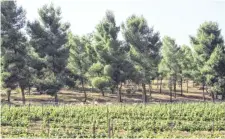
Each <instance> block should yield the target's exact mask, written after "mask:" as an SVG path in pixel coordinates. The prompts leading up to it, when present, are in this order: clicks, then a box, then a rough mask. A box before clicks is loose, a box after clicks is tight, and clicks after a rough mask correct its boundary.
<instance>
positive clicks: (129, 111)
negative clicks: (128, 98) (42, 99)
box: [1, 103, 225, 138]
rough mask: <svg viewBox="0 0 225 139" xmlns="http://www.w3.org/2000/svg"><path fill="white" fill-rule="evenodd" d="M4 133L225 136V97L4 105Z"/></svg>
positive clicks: (24, 135) (13, 136)
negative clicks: (143, 102)
mask: <svg viewBox="0 0 225 139" xmlns="http://www.w3.org/2000/svg"><path fill="white" fill-rule="evenodd" d="M1 130H2V131H1V136H2V137H4V138H11V137H12V138H17V137H42V138H43V137H51V138H57V137H63V138H94V137H96V138H108V137H115V138H117V137H118V138H120V137H126V138H167V137H170V138H171V137H176V138H184V137H204V138H212V137H222V138H225V103H176V104H150V105H140V104H136V105H135V104H134V105H124V104H123V105H122V104H121V105H119V104H118V105H73V106H72V105H59V106H49V105H48V106H46V105H43V106H28V105H27V106H8V105H4V106H3V105H2V106H1Z"/></svg>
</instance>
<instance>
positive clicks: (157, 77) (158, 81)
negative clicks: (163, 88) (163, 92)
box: [157, 77, 159, 89]
mask: <svg viewBox="0 0 225 139" xmlns="http://www.w3.org/2000/svg"><path fill="white" fill-rule="evenodd" d="M158 88H159V78H158V77H157V89H158Z"/></svg>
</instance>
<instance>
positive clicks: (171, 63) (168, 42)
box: [159, 36, 181, 97]
mask: <svg viewBox="0 0 225 139" xmlns="http://www.w3.org/2000/svg"><path fill="white" fill-rule="evenodd" d="M178 52H179V47H178V46H177V44H176V42H175V40H174V39H172V38H170V37H168V36H165V37H164V38H163V46H162V51H161V53H162V60H161V63H160V65H159V66H160V67H159V69H160V70H159V71H160V72H162V73H164V74H166V75H167V76H169V78H170V84H171V81H173V90H174V95H175V97H176V81H177V76H178V73H180V70H181V68H180V65H179V63H178V54H179V53H178Z"/></svg>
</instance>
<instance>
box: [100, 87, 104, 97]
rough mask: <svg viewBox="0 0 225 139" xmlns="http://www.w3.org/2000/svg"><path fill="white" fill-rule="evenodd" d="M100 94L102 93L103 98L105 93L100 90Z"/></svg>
mask: <svg viewBox="0 0 225 139" xmlns="http://www.w3.org/2000/svg"><path fill="white" fill-rule="evenodd" d="M100 91H101V93H102V96H103V97H104V96H105V93H104V91H103V89H100Z"/></svg>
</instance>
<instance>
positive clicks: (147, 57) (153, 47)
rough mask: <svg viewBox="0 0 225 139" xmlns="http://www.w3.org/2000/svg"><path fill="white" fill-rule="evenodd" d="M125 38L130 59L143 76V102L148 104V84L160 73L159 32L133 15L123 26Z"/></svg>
mask: <svg viewBox="0 0 225 139" xmlns="http://www.w3.org/2000/svg"><path fill="white" fill-rule="evenodd" d="M122 28H123V36H124V38H125V40H126V41H127V43H128V44H129V45H130V51H129V54H130V58H131V60H132V62H133V64H134V65H135V68H136V69H137V71H139V74H140V75H141V84H142V92H143V102H144V103H146V102H147V95H146V84H147V83H149V82H150V81H151V80H152V79H153V78H154V77H155V76H156V73H157V71H158V69H157V66H158V62H159V59H160V56H159V50H160V47H161V42H160V37H159V33H158V32H154V31H153V28H150V27H149V26H148V24H147V21H146V19H145V18H144V17H143V16H136V15H132V16H131V17H129V18H128V19H127V20H126V22H125V24H123V25H122Z"/></svg>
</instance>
